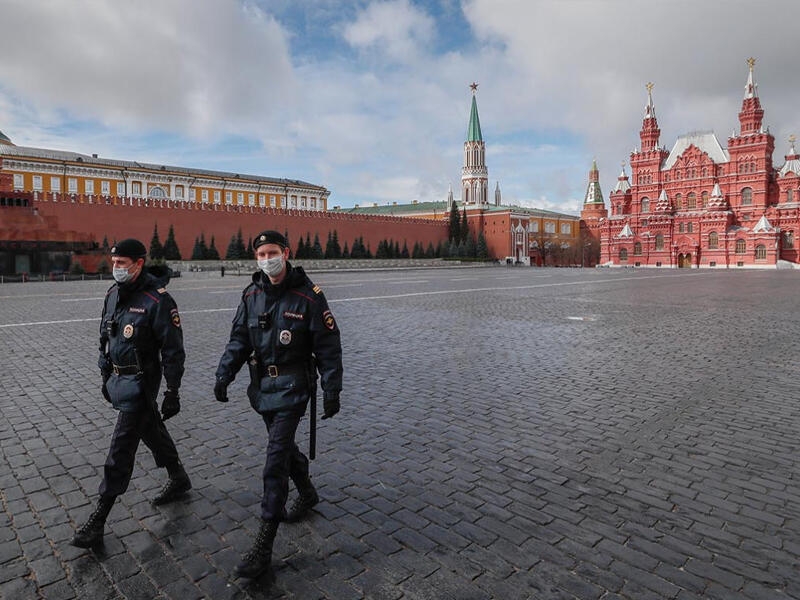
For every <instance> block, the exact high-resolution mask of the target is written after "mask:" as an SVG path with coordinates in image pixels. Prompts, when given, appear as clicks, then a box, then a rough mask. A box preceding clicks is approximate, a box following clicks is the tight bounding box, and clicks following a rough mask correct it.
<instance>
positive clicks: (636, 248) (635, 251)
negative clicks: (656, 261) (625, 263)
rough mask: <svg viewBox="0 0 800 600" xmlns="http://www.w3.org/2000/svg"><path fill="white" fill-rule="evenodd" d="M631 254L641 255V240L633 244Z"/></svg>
mask: <svg viewBox="0 0 800 600" xmlns="http://www.w3.org/2000/svg"><path fill="white" fill-rule="evenodd" d="M633 255H634V256H641V255H642V242H636V243H635V244H634V245H633Z"/></svg>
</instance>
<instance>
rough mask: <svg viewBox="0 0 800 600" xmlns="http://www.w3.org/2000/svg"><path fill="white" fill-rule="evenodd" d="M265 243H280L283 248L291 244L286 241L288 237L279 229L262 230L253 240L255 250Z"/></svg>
mask: <svg viewBox="0 0 800 600" xmlns="http://www.w3.org/2000/svg"><path fill="white" fill-rule="evenodd" d="M264 244H278V246H280V247H281V248H286V247H287V246H288V245H289V244H287V243H286V238H285V237H283V235H282V234H280V233H278V232H277V231H272V230H271V229H268V230H267V231H262V232H261V233H259V234H258V235H257V236H256V238H255V239H254V240H253V250H255V249H256V248H258V247H259V246H263V245H264Z"/></svg>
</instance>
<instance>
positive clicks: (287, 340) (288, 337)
mask: <svg viewBox="0 0 800 600" xmlns="http://www.w3.org/2000/svg"><path fill="white" fill-rule="evenodd" d="M278 339H279V340H280V342H281V344H283V345H284V346H288V345H289V344H291V343H292V332H291V331H289V330H288V329H284V330H283V331H281V334H280V336H279V337H278Z"/></svg>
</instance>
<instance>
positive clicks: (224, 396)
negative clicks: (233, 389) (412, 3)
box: [214, 379, 228, 402]
mask: <svg viewBox="0 0 800 600" xmlns="http://www.w3.org/2000/svg"><path fill="white" fill-rule="evenodd" d="M214 398H216V399H217V402H227V401H228V382H227V381H225V380H224V379H217V383H215V384H214Z"/></svg>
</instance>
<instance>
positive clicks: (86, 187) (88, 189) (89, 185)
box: [83, 179, 94, 194]
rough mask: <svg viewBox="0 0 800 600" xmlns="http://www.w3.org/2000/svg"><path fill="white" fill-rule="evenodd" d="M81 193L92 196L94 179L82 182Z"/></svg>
mask: <svg viewBox="0 0 800 600" xmlns="http://www.w3.org/2000/svg"><path fill="white" fill-rule="evenodd" d="M83 193H84V194H94V179H85V180H84V181H83Z"/></svg>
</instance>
